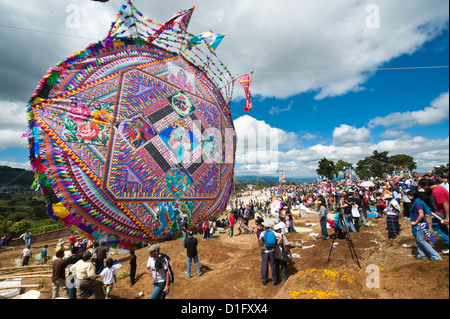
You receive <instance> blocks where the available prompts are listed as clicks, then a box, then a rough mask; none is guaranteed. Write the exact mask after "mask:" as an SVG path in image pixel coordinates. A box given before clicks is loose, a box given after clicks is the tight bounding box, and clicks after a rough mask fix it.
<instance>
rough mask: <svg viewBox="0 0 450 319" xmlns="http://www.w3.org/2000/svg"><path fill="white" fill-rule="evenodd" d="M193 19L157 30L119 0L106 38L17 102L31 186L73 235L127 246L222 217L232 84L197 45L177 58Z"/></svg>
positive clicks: (227, 188)
mask: <svg viewBox="0 0 450 319" xmlns="http://www.w3.org/2000/svg"><path fill="white" fill-rule="evenodd" d="M193 10H194V7H193V8H191V9H188V10H183V11H179V12H177V13H176V14H175V15H174V17H173V18H171V19H170V20H169V21H167V22H166V23H164V24H158V23H156V22H155V21H153V20H151V19H148V18H146V17H145V16H144V15H143V14H142V13H141V12H140V11H139V10H138V9H137V8H136V7H135V6H134V5H133V4H132V2H131V1H128V2H127V3H126V4H123V5H122V7H121V9H120V11H119V13H118V14H117V16H116V18H115V20H114V21H113V22H112V23H111V26H110V30H109V32H108V35H107V37H106V38H105V39H103V40H101V41H98V42H96V43H93V44H91V45H89V46H88V47H87V48H86V49H84V50H82V51H80V52H78V53H75V54H74V55H71V56H69V57H67V58H66V59H64V60H63V61H61V62H60V63H58V64H57V65H56V66H55V67H53V68H51V69H50V70H49V71H48V73H47V74H46V75H45V76H44V77H43V79H42V80H41V81H40V83H39V85H38V86H37V88H36V90H35V92H34V93H33V95H32V97H31V98H30V100H29V104H28V105H27V112H28V128H29V131H28V133H27V134H26V136H27V137H28V144H29V151H30V156H29V158H30V164H31V166H32V168H33V170H34V172H35V176H36V180H35V184H37V183H38V184H39V185H40V189H41V191H42V193H43V196H44V199H45V202H46V204H47V209H48V213H49V215H50V216H51V217H52V218H54V219H55V220H56V221H59V222H60V223H61V224H63V225H64V226H66V227H69V228H71V229H72V230H74V231H77V232H79V233H80V234H81V235H82V236H85V237H88V238H89V239H91V240H96V239H97V238H99V237H100V236H102V235H106V234H113V235H116V236H118V237H119V238H120V242H119V244H118V245H119V246H120V247H124V248H129V247H131V246H133V245H139V244H142V243H147V242H154V241H163V240H167V239H170V238H172V236H174V235H175V234H176V233H178V232H179V231H180V230H181V221H182V217H184V216H187V218H188V222H189V226H190V229H192V230H197V229H199V228H200V225H201V223H202V221H203V220H204V219H206V218H210V217H216V216H217V215H218V214H220V213H222V212H223V211H224V210H225V208H226V205H227V201H228V199H229V197H230V194H231V191H232V189H233V177H234V158H235V149H236V134H235V129H234V126H233V121H232V118H231V112H230V102H231V97H232V93H233V88H234V81H235V80H234V78H233V77H232V76H231V74H230V72H229V71H228V69H227V68H226V66H225V65H224V64H223V63H222V62H221V61H220V60H219V59H218V58H217V56H216V54H215V52H214V51H213V50H212V49H211V48H210V47H209V46H196V47H192V48H190V49H189V50H186V45H187V43H188V42H189V40H191V39H193V38H194V35H192V34H190V33H188V32H187V27H188V24H189V21H190V18H191V16H192V13H193Z"/></svg>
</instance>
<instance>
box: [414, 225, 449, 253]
mask: <svg viewBox="0 0 450 319" xmlns="http://www.w3.org/2000/svg"><path fill="white" fill-rule="evenodd" d="M413 227H415V229H416V245H417V250H418V251H419V255H417V259H428V257H427V255H426V253H428V254H429V255H430V259H431V260H442V258H441V256H439V254H438V253H437V252H436V251H435V250H434V249H433V247H431V245H430V244H428V243H427V242H426V240H425V232H424V231H423V229H422V228H421V227H420V226H413Z"/></svg>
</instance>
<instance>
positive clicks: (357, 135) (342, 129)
mask: <svg viewBox="0 0 450 319" xmlns="http://www.w3.org/2000/svg"><path fill="white" fill-rule="evenodd" d="M369 138H370V130H368V129H367V128H365V127H362V128H356V127H354V126H350V125H346V124H341V125H340V126H339V127H336V128H335V129H334V131H333V144H337V145H345V144H354V143H366V142H367V141H368V140H369Z"/></svg>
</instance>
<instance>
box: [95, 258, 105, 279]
mask: <svg viewBox="0 0 450 319" xmlns="http://www.w3.org/2000/svg"><path fill="white" fill-rule="evenodd" d="M103 268H105V264H104V262H103V259H97V260H96V261H95V274H96V275H100V273H101V272H102V270H103Z"/></svg>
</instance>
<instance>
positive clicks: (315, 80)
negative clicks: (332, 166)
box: [0, 0, 449, 177]
mask: <svg viewBox="0 0 450 319" xmlns="http://www.w3.org/2000/svg"><path fill="white" fill-rule="evenodd" d="M121 3H122V1H120V0H111V1H109V2H108V3H106V4H102V3H95V2H92V1H88V0H73V1H70V2H66V1H60V0H23V1H20V2H18V1H7V0H0V9H2V12H5V13H7V14H4V16H3V20H2V26H1V27H0V39H1V40H2V43H7V44H8V45H2V47H1V48H0V59H1V60H0V61H1V62H0V63H1V64H2V65H1V68H0V81H1V85H0V109H1V110H2V113H3V116H2V117H0V165H10V166H14V167H22V168H29V165H28V161H27V157H28V150H27V145H26V140H25V139H21V138H20V135H22V134H23V133H25V132H26V115H25V107H26V102H27V100H28V97H29V96H30V95H31V93H32V92H33V91H34V89H35V87H36V85H37V84H38V82H39V80H40V79H41V77H42V76H43V75H45V72H46V71H47V69H48V68H50V67H52V66H54V65H55V64H56V63H58V62H59V61H60V60H63V59H64V58H65V57H67V56H69V55H71V54H73V53H75V52H77V51H79V50H81V49H83V48H85V47H86V46H87V45H88V44H89V43H90V42H94V41H95V40H99V39H102V38H103V37H104V36H105V35H106V32H107V29H108V27H109V24H110V22H111V21H112V19H113V18H114V16H115V14H116V13H117V10H118V8H119V7H120V4H121ZM133 3H134V4H135V5H136V7H138V8H139V9H140V10H141V11H142V12H144V13H145V14H146V15H147V16H148V17H152V18H154V19H155V20H156V21H158V22H164V21H166V20H167V19H168V18H170V17H171V16H172V14H173V13H174V12H176V11H177V10H180V9H186V8H188V7H190V6H191V5H192V3H190V2H186V1H183V0H168V1H164V2H162V1H157V0H153V1H146V0H134V1H133ZM195 3H196V5H197V7H196V11H195V12H194V15H193V17H192V20H191V24H190V26H189V31H190V32H191V33H193V34H199V33H201V32H204V31H208V30H210V29H211V30H213V31H214V32H218V33H226V36H225V39H224V40H223V41H222V43H221V44H220V46H219V48H218V49H217V55H218V56H219V57H220V58H221V60H222V61H223V62H224V63H225V64H226V65H227V66H228V67H229V69H230V70H231V72H232V73H233V75H235V76H238V75H242V74H245V73H248V72H249V71H250V70H251V69H252V68H255V75H254V77H253V83H252V92H253V105H254V108H253V110H251V111H250V112H243V110H242V109H243V107H244V104H245V101H244V99H243V95H244V93H243V90H242V89H241V88H240V87H238V85H236V88H235V92H234V100H233V102H232V104H231V112H232V115H233V119H234V122H235V126H236V131H237V134H238V141H239V142H238V152H237V154H236V174H237V175H256V174H259V175H273V176H277V175H279V174H280V173H281V172H282V171H283V172H285V173H286V176H288V177H289V176H290V177H305V176H311V175H312V171H313V170H314V169H316V168H317V163H318V161H319V160H320V159H322V158H324V157H326V158H328V159H331V160H333V161H337V160H339V159H343V160H346V161H348V162H351V163H353V164H356V163H357V161H358V160H359V159H362V158H364V157H366V156H370V155H371V153H372V151H373V150H378V151H388V152H389V154H390V155H395V154H407V155H410V156H413V157H414V159H415V160H416V161H417V166H418V169H417V170H418V171H420V172H424V171H428V170H430V169H432V167H433V166H434V165H435V164H444V163H447V162H448V161H449V151H448V148H449V133H448V131H449V106H448V105H449V102H448V92H449V83H448V78H449V74H448V72H449V71H448V68H441V69H416V70H385V71H376V72H374V71H370V72H368V71H348V70H362V69H379V68H406V67H431V66H448V62H449V41H448V39H449V34H448V21H449V18H448V9H449V3H448V1H447V0H410V1H406V0H378V1H373V0H370V1H369V0H367V1H363V0H362V1H356V2H355V1H350V0H341V1H335V0H320V1H313V0H298V1H294V0H280V1H277V2H273V1H269V0H227V1H224V0H222V1H221V0H198V1H195ZM71 10H72V11H71ZM374 10H375V11H374ZM73 16H75V17H76V18H77V19H78V20H75V22H76V23H75V25H74V23H71V22H74V21H73V20H69V18H71V17H73ZM372 18H375V19H378V20H371V19H372ZM371 23H375V24H371ZM377 23H378V24H377ZM32 30H39V31H43V32H35V31H32ZM52 32H53V33H57V34H53V33H52ZM330 70H332V71H337V70H341V71H342V72H326V71H330ZM306 71H316V72H312V73H307V72H306ZM265 134H271V135H270V138H269V140H270V148H269V147H267V146H266V145H261V143H259V144H258V143H256V142H255V143H252V142H250V143H247V144H245V145H246V146H245V147H244V146H243V145H242V144H241V145H239V143H243V142H242V141H244V140H247V141H248V140H250V141H251V139H252V138H253V137H255V136H264V135H265ZM268 136H269V135H268Z"/></svg>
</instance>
